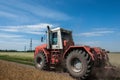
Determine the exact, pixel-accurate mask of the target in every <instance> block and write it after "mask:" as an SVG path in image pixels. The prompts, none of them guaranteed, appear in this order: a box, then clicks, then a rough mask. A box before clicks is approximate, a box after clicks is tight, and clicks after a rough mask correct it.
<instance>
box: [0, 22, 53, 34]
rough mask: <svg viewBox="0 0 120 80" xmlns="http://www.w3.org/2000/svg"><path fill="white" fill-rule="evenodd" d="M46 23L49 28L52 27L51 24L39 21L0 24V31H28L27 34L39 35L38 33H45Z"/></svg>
mask: <svg viewBox="0 0 120 80" xmlns="http://www.w3.org/2000/svg"><path fill="white" fill-rule="evenodd" d="M48 25H49V26H50V27H51V28H52V27H54V26H53V25H52V24H48V23H40V24H36V25H22V26H0V27H1V28H0V31H6V32H19V33H29V34H35V35H40V34H44V33H45V32H44V31H45V30H46V29H47V26H48Z"/></svg>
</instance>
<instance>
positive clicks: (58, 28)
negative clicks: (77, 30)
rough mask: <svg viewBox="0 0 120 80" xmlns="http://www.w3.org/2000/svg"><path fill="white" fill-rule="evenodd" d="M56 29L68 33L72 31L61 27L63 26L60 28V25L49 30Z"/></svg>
mask: <svg viewBox="0 0 120 80" xmlns="http://www.w3.org/2000/svg"><path fill="white" fill-rule="evenodd" d="M58 30H61V31H62V32H68V33H70V32H72V31H70V30H67V29H63V28H60V27H57V28H54V29H51V31H58Z"/></svg>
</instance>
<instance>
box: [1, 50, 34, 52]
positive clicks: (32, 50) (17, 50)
mask: <svg viewBox="0 0 120 80" xmlns="http://www.w3.org/2000/svg"><path fill="white" fill-rule="evenodd" d="M0 52H34V50H27V51H18V50H7V49H6V50H1V49H0Z"/></svg>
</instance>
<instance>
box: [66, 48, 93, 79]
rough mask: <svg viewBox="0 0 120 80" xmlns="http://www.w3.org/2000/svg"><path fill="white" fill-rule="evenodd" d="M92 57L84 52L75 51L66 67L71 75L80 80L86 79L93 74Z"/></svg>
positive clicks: (69, 57) (70, 55) (69, 56)
mask: <svg viewBox="0 0 120 80" xmlns="http://www.w3.org/2000/svg"><path fill="white" fill-rule="evenodd" d="M91 62H92V61H91V57H90V56H89V54H88V53H86V52H85V51H83V50H73V51H71V52H70V54H69V55H68V56H67V59H66V67H67V70H68V72H69V74H70V75H71V76H72V77H74V78H76V79H80V80H84V79H86V78H87V77H88V76H89V75H90V72H91V68H92V63H91Z"/></svg>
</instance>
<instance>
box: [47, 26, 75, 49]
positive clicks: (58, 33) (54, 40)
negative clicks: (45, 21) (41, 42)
mask: <svg viewBox="0 0 120 80" xmlns="http://www.w3.org/2000/svg"><path fill="white" fill-rule="evenodd" d="M69 42H71V43H73V39H72V31H69V30H65V29H63V28H59V27H58V28H54V29H51V30H50V28H49V27H48V31H47V49H64V47H65V46H68V43H69Z"/></svg>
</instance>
